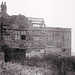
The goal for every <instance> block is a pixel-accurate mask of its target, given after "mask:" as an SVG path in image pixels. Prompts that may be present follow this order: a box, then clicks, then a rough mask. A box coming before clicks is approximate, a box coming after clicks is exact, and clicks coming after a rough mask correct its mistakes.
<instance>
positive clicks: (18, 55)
mask: <svg viewBox="0 0 75 75" xmlns="http://www.w3.org/2000/svg"><path fill="white" fill-rule="evenodd" d="M25 57H26V50H25V49H15V52H14V59H15V60H17V61H23V60H25Z"/></svg>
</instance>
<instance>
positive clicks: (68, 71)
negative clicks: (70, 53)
mask: <svg viewBox="0 0 75 75" xmlns="http://www.w3.org/2000/svg"><path fill="white" fill-rule="evenodd" d="M27 68H28V70H29V69H30V68H31V69H30V70H33V72H34V73H36V72H35V69H37V71H38V73H39V72H40V70H41V72H40V73H41V74H40V75H75V58H74V57H59V56H56V55H52V54H50V55H47V56H45V57H44V58H39V57H32V58H26V59H25V60H23V61H16V62H15V61H12V62H8V63H6V66H5V70H4V71H3V73H5V74H3V75H28V73H29V72H26V71H27ZM23 71H24V72H25V73H23ZM8 73H9V74H8ZM29 75H34V74H32V73H31V71H30V74H29ZM37 75H38V74H37Z"/></svg>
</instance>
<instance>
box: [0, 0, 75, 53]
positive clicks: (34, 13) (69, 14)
mask: <svg viewBox="0 0 75 75" xmlns="http://www.w3.org/2000/svg"><path fill="white" fill-rule="evenodd" d="M4 1H5V2H6V4H7V13H8V14H9V15H19V14H22V15H25V16H26V17H36V18H44V20H45V24H46V26H49V27H63V28H65V27H66V28H72V51H73V52H72V53H74V52H75V48H74V44H75V43H74V42H75V39H74V37H75V33H74V31H75V0H0V3H1V2H4Z"/></svg>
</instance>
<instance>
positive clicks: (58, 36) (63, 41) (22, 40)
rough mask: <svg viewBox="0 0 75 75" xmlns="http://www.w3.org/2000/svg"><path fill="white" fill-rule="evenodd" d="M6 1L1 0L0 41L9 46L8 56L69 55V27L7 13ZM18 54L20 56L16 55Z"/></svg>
mask: <svg viewBox="0 0 75 75" xmlns="http://www.w3.org/2000/svg"><path fill="white" fill-rule="evenodd" d="M6 10H7V6H6V3H5V2H4V3H3V2H2V4H1V12H0V26H2V28H3V29H1V33H2V34H0V35H1V37H2V38H3V40H0V41H1V43H3V44H6V45H8V47H9V48H11V50H10V51H8V52H9V54H8V53H7V52H6V53H7V54H8V56H11V55H12V56H11V57H12V58H14V57H15V58H21V56H22V58H23V57H26V56H29V57H32V56H35V55H36V56H43V55H47V54H49V53H53V54H58V55H61V56H66V55H67V56H70V55H71V29H70V28H52V27H46V25H45V23H44V19H42V18H32V17H25V16H24V15H21V14H20V15H12V16H10V15H8V14H7V13H6ZM18 55H20V56H18Z"/></svg>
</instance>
